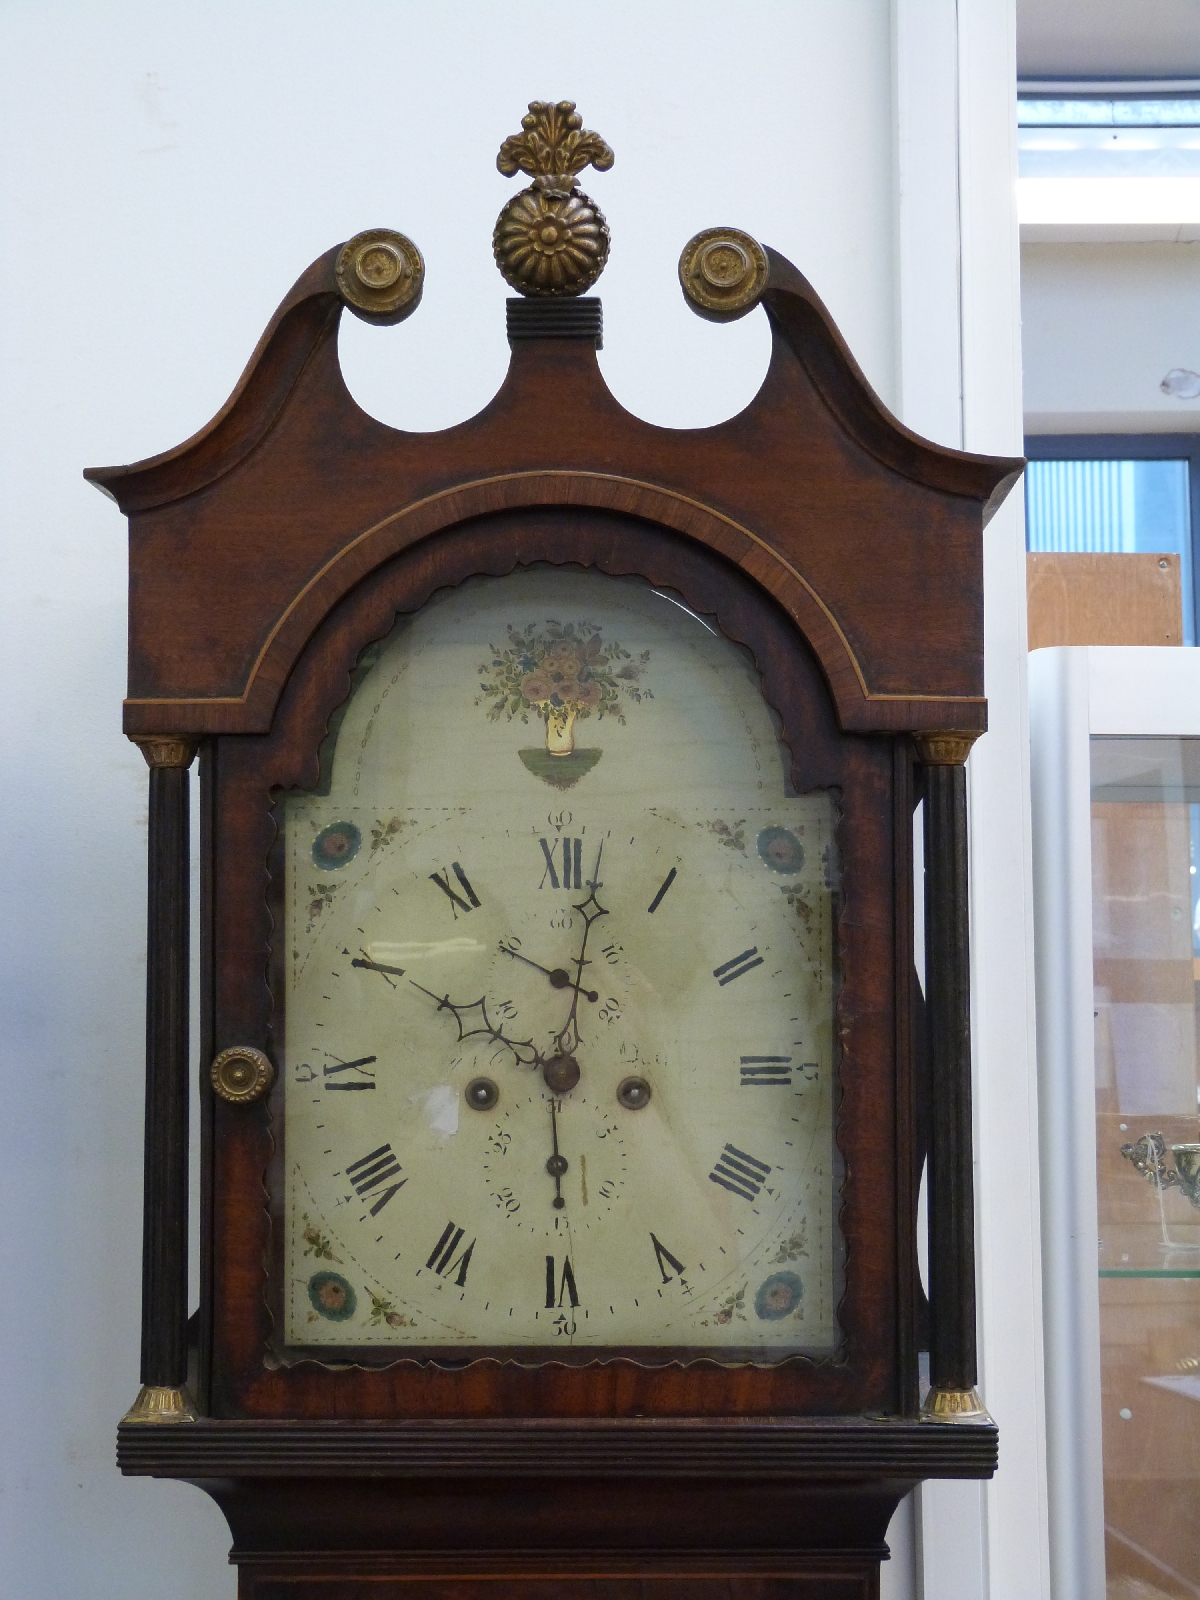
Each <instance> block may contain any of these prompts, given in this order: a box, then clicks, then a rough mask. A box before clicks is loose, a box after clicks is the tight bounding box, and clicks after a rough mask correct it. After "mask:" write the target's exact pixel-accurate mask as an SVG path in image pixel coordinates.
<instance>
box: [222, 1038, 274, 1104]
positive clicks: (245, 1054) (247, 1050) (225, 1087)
mask: <svg viewBox="0 0 1200 1600" xmlns="http://www.w3.org/2000/svg"><path fill="white" fill-rule="evenodd" d="M211 1077H212V1086H213V1088H214V1089H215V1090H216V1092H217V1093H218V1094H219V1095H220V1097H221V1099H222V1100H228V1101H229V1103H230V1105H234V1106H248V1105H253V1103H254V1102H255V1101H256V1100H261V1099H262V1097H263V1095H265V1094H266V1092H267V1090H268V1089H269V1088H270V1087H271V1085H272V1084H273V1083H274V1082H275V1068H274V1067H273V1066H272V1065H271V1062H270V1060H269V1059H268V1057H266V1056H265V1055H264V1054H263V1053H262V1051H261V1050H255V1049H254V1047H253V1046H252V1045H248V1044H235V1045H233V1046H232V1047H231V1048H230V1049H228V1050H222V1051H221V1054H220V1055H219V1056H218V1057H217V1058H216V1060H215V1061H214V1062H213V1064H212V1071H211Z"/></svg>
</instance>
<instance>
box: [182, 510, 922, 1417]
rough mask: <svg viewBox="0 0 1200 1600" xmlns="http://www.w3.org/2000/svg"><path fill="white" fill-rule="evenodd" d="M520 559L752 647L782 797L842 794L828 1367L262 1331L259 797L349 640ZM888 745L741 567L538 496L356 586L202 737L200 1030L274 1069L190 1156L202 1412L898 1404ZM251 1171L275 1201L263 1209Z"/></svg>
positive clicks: (892, 789) (280, 782)
mask: <svg viewBox="0 0 1200 1600" xmlns="http://www.w3.org/2000/svg"><path fill="white" fill-rule="evenodd" d="M537 562H551V563H554V564H556V565H563V564H574V565H577V566H582V567H592V568H596V569H598V570H600V571H602V572H605V573H608V574H610V575H614V576H616V575H632V574H636V575H640V576H641V577H642V578H644V579H646V580H647V581H648V582H649V583H651V584H653V585H655V586H657V587H664V586H666V587H668V588H670V589H672V590H674V591H675V592H677V593H678V594H679V595H680V597H681V598H682V599H683V600H684V601H685V602H686V603H687V604H688V605H689V606H691V607H692V608H693V609H694V610H695V611H697V612H699V613H701V614H702V615H708V616H711V617H713V618H715V619H716V622H717V623H718V625H719V626H720V628H721V629H722V631H723V632H724V633H725V634H726V635H727V636H728V637H729V638H732V639H734V640H736V641H737V642H738V643H740V644H743V645H745V646H746V647H748V648H749V650H750V651H751V652H752V654H753V658H754V660H755V662H756V664H757V666H758V669H759V671H760V673H761V675H762V681H763V689H764V692H765V695H766V698H767V700H768V702H769V703H770V704H771V705H773V706H774V707H775V709H776V711H777V713H778V715H779V717H780V719H781V722H782V738H783V741H784V744H785V746H786V747H787V749H788V750H789V751H790V752H791V757H792V781H793V784H794V786H795V789H796V791H797V792H800V793H803V792H805V791H807V790H812V789H818V788H819V789H832V790H834V791H835V792H836V796H837V799H838V802H839V807H840V819H839V838H838V846H839V857H840V859H841V861H842V862H843V883H842V894H841V897H840V908H839V915H838V924H837V944H838V948H839V952H840V966H841V969H842V973H843V982H842V985H841V988H840V993H839V996H838V1001H837V1017H836V1033H837V1036H838V1040H839V1044H840V1057H841V1062H840V1074H839V1077H840V1097H839V1098H840V1103H839V1105H838V1112H837V1137H838V1144H839V1147H840V1150H841V1153H842V1157H843V1161H844V1163H845V1181H844V1184H843V1187H842V1193H841V1219H840V1220H841V1226H842V1229H843V1232H844V1238H845V1242H846V1249H847V1260H846V1269H845V1271H846V1289H845V1295H844V1298H843V1301H842V1305H841V1308H840V1321H841V1327H842V1330H843V1336H844V1342H843V1348H842V1350H841V1352H840V1353H839V1355H838V1357H837V1358H836V1359H834V1360H832V1361H827V1362H819V1363H814V1362H812V1361H809V1360H806V1359H803V1358H795V1359H792V1360H788V1361H784V1362H783V1363H781V1364H779V1365H776V1366H766V1365H763V1366H754V1365H746V1364H745V1362H747V1361H749V1362H751V1363H752V1362H753V1360H754V1354H753V1352H752V1351H746V1352H745V1353H744V1354H743V1355H742V1359H741V1360H740V1361H738V1362H736V1363H735V1362H734V1361H732V1360H731V1359H730V1355H731V1353H730V1352H721V1353H720V1355H719V1357H718V1360H717V1361H716V1362H715V1363H714V1362H709V1363H705V1364H704V1365H705V1367H706V1370H705V1371H704V1372H703V1376H702V1377H701V1376H700V1374H699V1369H698V1368H697V1367H696V1366H695V1365H694V1363H696V1361H697V1358H698V1357H699V1356H700V1355H702V1352H698V1351H695V1350H690V1351H687V1352H684V1351H674V1352H673V1351H669V1350H666V1351H664V1350H653V1351H652V1350H643V1351H640V1352H639V1351H637V1350H630V1351H626V1352H620V1353H619V1355H620V1359H616V1357H617V1355H618V1352H611V1353H610V1352H608V1351H596V1350H595V1349H591V1350H585V1351H581V1352H579V1353H578V1355H577V1356H576V1357H575V1362H574V1364H570V1363H564V1362H563V1361H562V1360H548V1359H547V1357H548V1354H549V1352H547V1351H545V1350H527V1351H506V1352H497V1354H499V1355H502V1359H499V1360H483V1359H480V1360H477V1361H473V1362H470V1364H469V1365H467V1364H466V1363H465V1362H464V1352H463V1351H462V1350H461V1349H459V1350H457V1351H453V1350H451V1351H444V1352H440V1353H438V1352H417V1353H416V1354H417V1355H418V1356H423V1357H425V1359H424V1360H421V1359H414V1358H412V1357H407V1356H405V1355H403V1354H402V1353H400V1352H397V1351H395V1350H391V1351H383V1352H379V1351H370V1350H366V1349H358V1350H352V1351H351V1350H348V1351H344V1352H338V1355H337V1361H336V1362H334V1361H332V1360H331V1358H330V1357H329V1356H328V1355H326V1356H325V1358H324V1364H321V1363H320V1362H317V1361H308V1362H301V1363H300V1364H292V1363H293V1362H295V1360H296V1354H295V1353H290V1352H289V1351H288V1350H287V1349H286V1348H284V1347H281V1345H280V1343H279V1341H278V1340H277V1338H276V1337H275V1336H274V1332H273V1329H274V1327H275V1326H276V1325H278V1324H279V1321H280V1314H279V1313H280V1305H279V1299H278V1285H279V1281H280V1275H281V1273H282V1266H283V1263H282V1254H281V1250H282V1246H281V1239H282V1231H283V1230H282V1227H281V1225H280V1220H281V1219H280V1217H279V1211H278V1208H279V1195H280V1193H281V1188H282V1184H281V1181H280V1168H281V1159H282V1153H283V1150H282V1147H283V1140H284V1138H285V1137H286V1136H285V1134H284V1132H283V1095H284V1082H283V1080H284V1077H285V1075H286V1072H287V1066H288V1064H287V1062H286V1059H285V1054H284V1037H285V1035H284V1028H283V1016H282V999H283V994H284V990H285V982H284V972H283V967H282V956H281V949H280V947H281V944H282V940H281V939H280V938H279V937H278V936H277V935H276V936H274V937H273V931H274V930H276V929H282V928H283V926H284V917H283V903H282V897H283V890H282V882H283V872H282V862H281V860H280V855H281V850H280V845H279V842H278V839H277V837H276V832H275V823H274V819H273V809H272V808H273V805H274V802H275V801H276V799H277V798H278V796H279V794H280V793H281V792H284V791H288V790H292V789H304V788H311V787H312V786H313V785H314V784H315V783H316V780H317V772H318V768H317V752H318V749H319V747H320V745H321V742H322V739H323V738H324V736H325V733H326V729H327V726H328V724H329V720H330V717H331V714H332V713H333V712H334V711H335V709H336V708H337V707H338V706H339V705H340V704H341V703H342V702H344V700H345V699H346V696H347V694H348V692H349V687H350V673H351V670H352V669H353V667H354V665H355V662H356V661H357V659H358V658H359V656H360V655H361V653H362V651H363V648H364V647H365V646H366V645H367V644H368V643H370V642H372V641H374V640H376V639H378V638H379V637H381V636H382V635H384V634H386V633H387V632H388V631H389V630H390V629H391V627H392V624H393V622H394V619H395V617H396V615H397V614H398V613H401V614H402V613H406V612H411V611H414V610H416V609H417V608H418V607H420V606H421V605H422V604H423V602H424V601H425V600H426V599H428V598H429V596H430V595H431V594H433V593H434V592H435V591H437V590H439V589H442V588H445V587H446V586H449V585H454V584H458V583H461V582H462V581H464V579H467V578H469V577H472V576H474V575H476V574H491V575H500V574H503V573H506V572H510V571H512V570H513V569H514V568H516V567H517V566H528V565H531V564H533V563H537ZM893 744H894V741H893V740H892V739H890V738H874V739H872V738H868V737H858V738H851V739H846V738H845V737H844V736H842V735H841V734H840V733H839V731H838V729H837V726H836V721H835V718H834V715H833V711H832V706H831V704H830V699H829V694H828V691H827V689H826V687H825V685H824V683H823V681H822V678H821V674H820V672H819V669H818V668H817V666H816V663H815V662H814V661H813V659H812V656H811V653H810V651H809V650H808V649H807V647H806V646H805V644H804V642H803V640H802V639H801V637H800V635H799V633H798V631H797V630H796V629H795V627H794V625H793V624H792V623H791V622H790V621H789V620H788V619H787V618H786V617H785V616H784V615H783V614H782V612H781V611H780V610H779V609H778V607H777V606H776V605H775V603H774V602H773V601H771V600H770V599H769V597H767V596H765V595H763V594H762V592H761V590H758V588H757V586H756V585H755V584H754V583H753V582H752V581H750V580H748V579H747V578H746V577H745V576H744V575H742V574H740V573H738V572H737V571H736V569H733V568H732V567H731V566H730V565H729V564H728V563H726V562H724V561H723V560H722V559H721V558H720V557H719V556H715V555H713V554H712V553H710V552H708V551H705V550H703V549H698V548H696V547H694V546H688V545H687V544H685V543H684V542H683V541H682V540H680V539H679V538H678V536H677V535H675V534H673V533H671V532H669V531H667V530H663V529H661V528H655V527H654V526H652V525H650V524H648V523H645V522H641V521H638V520H636V519H633V518H630V517H625V516H620V515H612V514H605V513H599V512H593V511H569V510H568V511H562V510H557V511H556V510H549V509H546V510H542V511H535V512H532V513H531V512H519V513H518V512H512V513H506V514H501V515H496V516H491V517H483V518H479V519H476V520H474V521H473V522H471V523H468V524H466V525H464V526H461V527H458V528H454V529H451V530H448V531H447V532H445V533H443V534H441V535H439V536H437V537H436V538H433V539H431V540H428V541H426V542H425V543H424V544H422V545H420V546H418V547H417V548H416V549H415V550H412V551H410V552H406V553H405V554H403V555H401V556H398V557H396V558H394V559H393V560H392V561H391V562H390V563H388V564H387V565H386V566H384V567H383V568H382V569H380V570H379V571H377V572H376V573H375V574H374V575H373V576H372V577H371V579H370V580H369V581H367V582H364V583H363V584H361V585H359V587H358V588H357V589H356V590H355V591H354V592H352V594H351V595H349V596H348V597H347V598H346V599H345V600H344V601H343V602H342V603H341V604H340V605H339V606H338V607H337V608H336V609H335V611H334V612H333V613H332V614H331V615H330V617H329V618H328V619H327V620H326V622H325V623H324V624H323V625H322V627H321V628H320V629H319V631H318V633H317V634H316V636H315V637H314V639H313V641H312V643H311V644H310V646H309V648H308V649H307V650H306V651H305V653H304V655H303V656H302V658H301V660H300V662H299V663H298V665H297V667H296V669H295V671H294V672H293V674H292V676H291V679H290V680H289V683H288V685H287V688H286V689H285V691H284V694H283V697H282V699H281V701H280V706H279V710H278V713H277V716H276V720H275V727H274V729H273V730H272V732H271V733H270V734H269V735H266V736H261V737H259V736H239V737H235V738H231V739H222V740H218V741H217V742H216V746H215V751H214V756H213V766H214V769H215V773H214V776H215V784H214V798H215V804H214V807H213V815H212V818H211V822H210V826H209V827H208V828H206V830H205V833H206V844H205V853H206V857H207V856H211V858H212V863H213V865H212V872H213V878H212V882H213V889H212V894H211V902H210V904H209V905H208V906H207V908H206V911H207V915H208V916H209V917H210V918H211V929H209V930H207V931H206V940H205V942H206V945H209V944H211V947H212V948H214V949H215V950H216V951H218V952H219V953H220V954H219V957H218V961H217V966H216V970H215V972H214V974H213V980H214V991H213V997H212V999H213V1006H214V1029H215V1032H214V1046H215V1048H216V1049H217V1050H220V1049H222V1048H225V1047H226V1046H227V1045H230V1044H234V1043H247V1042H252V1043H256V1044H260V1045H261V1046H262V1047H265V1048H266V1049H267V1050H268V1052H269V1054H270V1055H271V1057H272V1059H273V1060H274V1061H275V1063H276V1066H277V1068H278V1072H279V1076H278V1078H277V1081H276V1086H275V1089H274V1091H273V1093H272V1097H271V1099H270V1100H269V1101H267V1102H263V1103H262V1104H260V1105H259V1106H256V1107H240V1106H228V1105H225V1104H221V1103H218V1104H217V1105H216V1107H215V1124H214V1135H215V1137H214V1138H213V1140H212V1142H211V1146H210V1148H209V1150H208V1151H207V1153H206V1157H205V1162H206V1167H207V1165H208V1162H209V1161H211V1162H212V1163H213V1168H212V1188H211V1194H212V1212H211V1218H210V1219H209V1220H208V1222H207V1228H209V1229H211V1251H210V1253H209V1255H208V1258H207V1260H208V1268H207V1271H206V1284H207V1291H208V1292H207V1296H206V1307H205V1314H206V1316H207V1315H211V1317H212V1329H213V1333H212V1340H213V1342H212V1347H211V1348H212V1360H213V1383H212V1390H211V1404H212V1407H213V1410H214V1413H215V1414H217V1415H225V1416H236V1415H246V1416H290V1415H325V1414H334V1415H339V1416H358V1417H372V1416H384V1417H386V1416H394V1415H400V1414H403V1415H407V1416H414V1415H425V1416H455V1415H460V1416H486V1415H494V1414H497V1413H514V1412H515V1413H519V1414H560V1415H578V1414H587V1415H605V1414H607V1415H630V1414H636V1413H641V1412H654V1413H662V1414H676V1415H680V1414H696V1415H701V1414H713V1415H721V1414H730V1415H733V1414H740V1415H748V1414H770V1413H775V1412H780V1411H784V1412H810V1413H824V1414H831V1413H838V1412H859V1413H861V1412H864V1411H877V1412H889V1413H897V1412H901V1411H903V1410H905V1409H910V1408H911V1407H912V1404H913V1398H914V1397H913V1394H912V1390H913V1387H914V1386H913V1384H912V1381H911V1373H910V1381H909V1383H908V1385H907V1388H908V1390H909V1393H908V1395H907V1396H905V1395H904V1392H903V1391H904V1388H905V1385H904V1382H903V1378H902V1365H901V1350H900V1348H899V1347H898V1346H899V1344H900V1341H899V1340H897V1339H896V1337H895V1335H894V1330H895V1329H896V1328H897V1326H898V1325H900V1326H903V1327H904V1329H905V1336H906V1339H907V1344H908V1352H907V1353H908V1360H907V1361H906V1363H905V1365H906V1366H907V1367H908V1368H910V1369H911V1367H912V1357H911V1350H912V1348H913V1340H914V1337H915V1330H914V1328H913V1301H912V1292H911V1283H912V1277H913V1235H914V1227H915V1223H914V1216H913V1207H912V1195H911V1185H910V1183H909V1181H908V1175H907V1167H906V1165H905V1164H904V1162H903V1161H902V1160H901V1158H900V1155H899V1152H898V1147H897V1135H898V1132H902V1133H903V1134H904V1136H905V1137H907V1135H908V1133H909V1124H910V1122H911V1116H912V1111H911V1102H912V1087H911V1081H910V1077H911V1067H910V1055H909V1051H908V1049H907V1048H905V1047H899V1045H898V1041H899V1040H900V1039H901V1038H902V1037H906V1036H907V1027H908V1019H907V1015H906V1012H905V1009H904V1007H903V1006H902V1005H899V1004H898V997H904V999H907V993H908V990H907V985H906V984H905V983H903V982H898V981H897V979H896V974H895V972H894V971H893V961H896V962H898V963H900V966H899V969H898V970H900V971H906V970H907V969H908V966H910V965H911V960H912V955H911V951H912V936H911V897H910V894H906V893H905V889H904V886H905V884H906V883H907V882H908V877H906V874H908V875H911V862H910V858H909V853H908V852H907V851H903V852H901V853H900V854H899V855H898V854H897V851H896V847H895V840H896V838H897V837H898V836H907V831H908V830H910V828H911V823H910V821H909V816H910V812H911V801H910V798H909V793H908V786H907V782H906V781H905V769H904V766H903V763H901V764H900V773H901V777H900V784H899V789H897V781H896V776H895V774H894V772H893V768H894V766H895V765H896V761H895V756H894V750H893ZM268 863H269V864H270V865H269V866H268V870H267V871H266V872H264V865H265V864H268ZM271 867H273V868H274V870H273V871H272V870H271ZM254 884H258V885H261V889H262V892H261V893H260V894H259V895H255V894H254V893H253V892H251V891H250V888H249V886H251V885H254ZM902 923H903V924H904V925H905V926H906V927H907V929H908V930H909V931H908V932H907V935H906V934H905V933H904V932H903V931H902V929H901V924H902ZM893 949H894V951H895V954H894V955H893ZM268 1171H270V1172H271V1173H272V1180H273V1181H271V1182H269V1183H268V1185H267V1187H268V1189H269V1190H270V1193H271V1195H272V1202H271V1206H272V1210H273V1213H274V1214H273V1215H272V1216H269V1215H268V1210H267V1208H266V1207H265V1206H264V1204H263V1184H264V1177H265V1176H266V1175H267V1173H268ZM902 1171H903V1174H904V1177H903V1179H902V1178H901V1174H902ZM264 1266H265V1271H264ZM906 1285H907V1286H909V1288H908V1292H905V1287H904V1286H906ZM210 1307H211V1311H210V1310H209V1308H210ZM273 1311H274V1315H273V1314H272V1312H273ZM206 1342H207V1341H206ZM714 1353H715V1352H714ZM434 1356H436V1357H437V1359H431V1358H432V1357H434ZM264 1358H266V1359H265V1360H264ZM672 1358H674V1359H672ZM763 1359H764V1360H765V1359H770V1358H769V1357H766V1356H764V1357H763ZM347 1361H353V1362H354V1364H355V1365H354V1367H353V1368H351V1369H350V1370H345V1369H344V1363H346V1362H347ZM683 1362H686V1363H687V1364H686V1365H680V1364H678V1363H683ZM381 1364H382V1366H381ZM335 1366H338V1367H341V1368H342V1369H341V1370H334V1367H335ZM597 1367H598V1369H599V1370H597ZM906 1402H907V1403H906Z"/></svg>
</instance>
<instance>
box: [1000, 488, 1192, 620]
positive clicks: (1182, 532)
mask: <svg viewBox="0 0 1200 1600" xmlns="http://www.w3.org/2000/svg"><path fill="white" fill-rule="evenodd" d="M1188 492H1189V491H1188V463H1187V461H1186V460H1178V461H1031V462H1030V463H1029V465H1028V467H1026V469H1025V527H1026V538H1027V540H1028V543H1029V548H1030V549H1031V550H1055V551H1072V550H1077V551H1122V550H1126V551H1128V550H1142V551H1147V552H1157V553H1160V554H1163V555H1177V556H1178V557H1179V575H1180V584H1181V587H1182V589H1183V641H1184V643H1185V644H1194V643H1195V631H1194V627H1193V600H1192V525H1191V508H1190V503H1189V498H1188Z"/></svg>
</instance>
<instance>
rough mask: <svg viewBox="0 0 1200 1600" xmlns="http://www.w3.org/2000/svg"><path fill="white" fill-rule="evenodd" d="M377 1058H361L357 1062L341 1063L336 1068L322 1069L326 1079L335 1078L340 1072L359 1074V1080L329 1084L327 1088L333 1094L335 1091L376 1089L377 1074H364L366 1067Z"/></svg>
mask: <svg viewBox="0 0 1200 1600" xmlns="http://www.w3.org/2000/svg"><path fill="white" fill-rule="evenodd" d="M377 1059H378V1058H377V1057H375V1056H360V1057H359V1058H358V1060H357V1061H339V1062H338V1063H337V1064H336V1065H335V1066H332V1067H322V1069H321V1072H322V1075H323V1076H324V1077H326V1078H332V1077H335V1076H336V1075H337V1074H338V1073H339V1072H357V1073H358V1074H359V1076H358V1077H357V1078H348V1079H347V1080H346V1082H345V1083H327V1084H326V1085H325V1087H326V1088H327V1089H328V1090H329V1091H330V1092H331V1093H332V1091H333V1090H335V1089H373V1088H374V1087H375V1074H374V1073H373V1072H363V1068H364V1067H369V1066H370V1065H371V1063H372V1061H375V1060H377Z"/></svg>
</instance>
